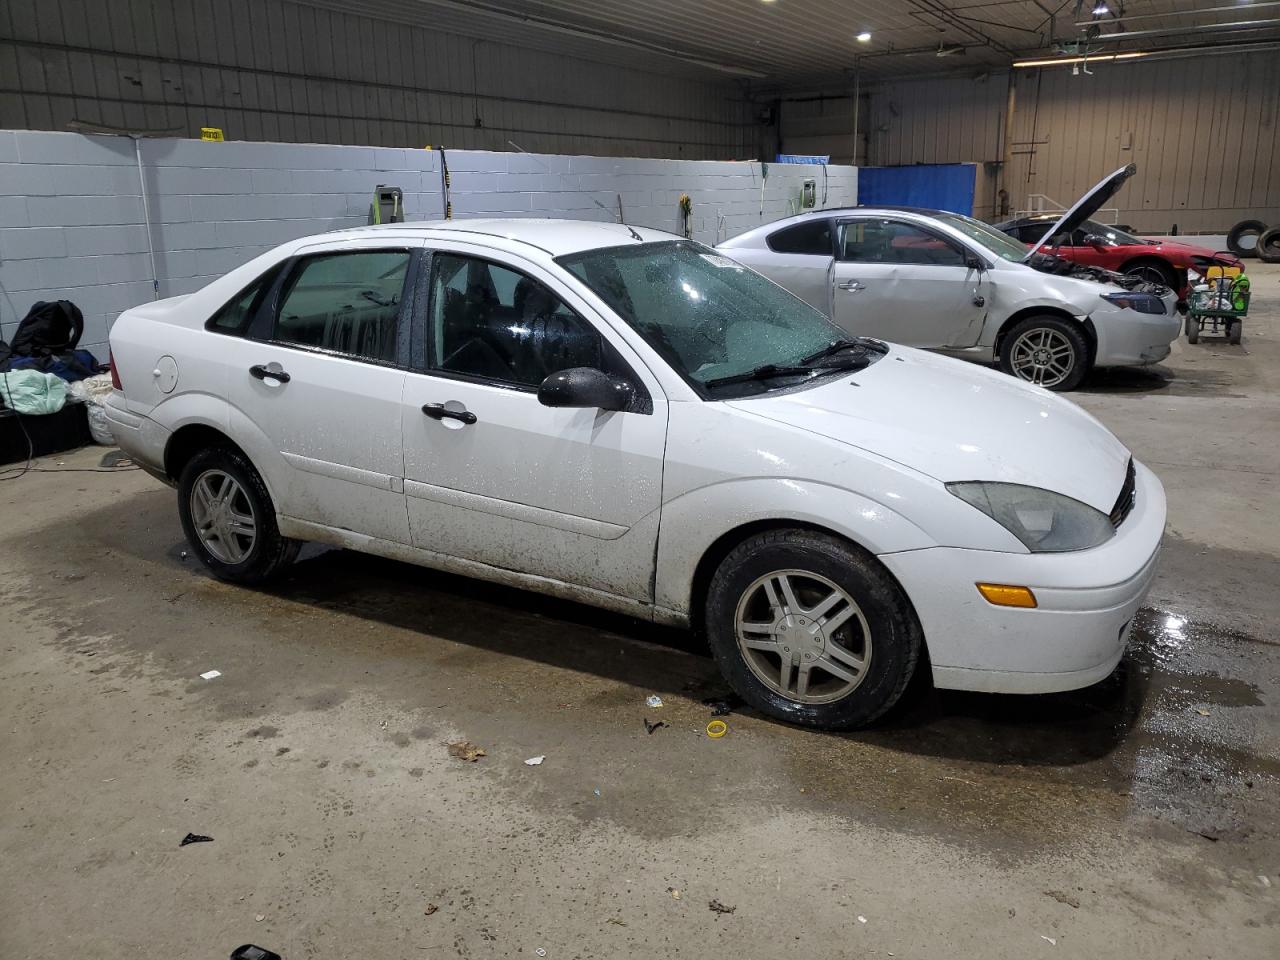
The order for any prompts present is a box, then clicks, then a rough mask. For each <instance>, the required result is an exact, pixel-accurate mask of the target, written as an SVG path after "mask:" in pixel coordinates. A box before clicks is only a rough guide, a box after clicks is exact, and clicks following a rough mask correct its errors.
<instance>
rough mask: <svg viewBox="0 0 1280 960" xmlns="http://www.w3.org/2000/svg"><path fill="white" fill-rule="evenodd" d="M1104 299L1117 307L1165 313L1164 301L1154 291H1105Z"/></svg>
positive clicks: (1142, 311) (1140, 311)
mask: <svg viewBox="0 0 1280 960" xmlns="http://www.w3.org/2000/svg"><path fill="white" fill-rule="evenodd" d="M1102 299H1103V300H1106V301H1107V302H1108V303H1114V304H1115V305H1116V306H1117V307H1128V308H1129V309H1130V310H1137V311H1138V312H1139V313H1164V301H1163V300H1162V299H1160V298H1159V297H1157V296H1156V295H1155V294H1154V293H1131V292H1129V291H1125V292H1124V293H1104V294H1103V295H1102Z"/></svg>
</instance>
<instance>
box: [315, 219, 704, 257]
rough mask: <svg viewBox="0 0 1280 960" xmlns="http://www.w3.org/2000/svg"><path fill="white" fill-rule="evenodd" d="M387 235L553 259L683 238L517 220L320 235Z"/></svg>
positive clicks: (620, 227)
mask: <svg viewBox="0 0 1280 960" xmlns="http://www.w3.org/2000/svg"><path fill="white" fill-rule="evenodd" d="M387 232H393V233H395V234H396V235H397V236H420V237H423V238H435V239H439V238H440V237H441V235H454V236H456V237H457V238H458V239H460V240H462V239H474V238H475V237H489V238H492V239H495V240H503V241H514V242H516V243H523V244H528V245H529V246H531V247H536V248H537V249H539V250H541V251H542V252H543V253H547V254H550V255H551V256H553V257H559V256H563V255H564V254H567V253H578V252H581V251H583V250H599V249H601V248H604V247H620V246H626V245H629V244H633V243H636V242H638V241H640V242H646V243H654V242H659V241H663V240H681V239H683V238H682V237H678V236H676V235H675V234H672V233H667V232H666V231H664V230H654V229H653V228H652V227H633V226H628V225H627V224H623V223H604V222H601V221H597V220H551V219H533V218H520V217H508V218H483V219H475V220H426V221H412V222H408V223H384V224H378V225H376V226H367V227H352V228H350V229H347V230H335V231H333V232H332V233H326V234H324V235H323V236H324V239H326V240H331V239H333V238H334V237H352V238H357V237H370V236H378V235H380V234H383V233H387Z"/></svg>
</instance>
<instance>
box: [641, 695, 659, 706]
mask: <svg viewBox="0 0 1280 960" xmlns="http://www.w3.org/2000/svg"><path fill="white" fill-rule="evenodd" d="M644 705H645V706H646V707H655V708H656V707H660V706H662V698H661V697H660V696H658V695H657V694H656V693H651V694H649V696H647V697H646V698H645V701H644Z"/></svg>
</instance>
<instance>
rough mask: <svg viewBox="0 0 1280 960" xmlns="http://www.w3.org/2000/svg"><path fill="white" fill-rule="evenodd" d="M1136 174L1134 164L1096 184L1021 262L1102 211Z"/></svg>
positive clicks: (1059, 219) (1136, 169)
mask: <svg viewBox="0 0 1280 960" xmlns="http://www.w3.org/2000/svg"><path fill="white" fill-rule="evenodd" d="M1137 172H1138V168H1137V167H1136V166H1135V165H1134V164H1132V163H1131V164H1128V165H1127V166H1124V167H1121V168H1120V169H1119V170H1117V171H1116V172H1115V173H1113V174H1111V175H1110V176H1109V177H1106V178H1105V179H1104V180H1102V182H1100V183H1099V184H1097V186H1095V187H1094V188H1093V189H1092V190H1090V191H1089V192H1088V193H1086V194H1085V195H1084V196H1083V197H1081V198H1080V199H1079V200H1077V201H1076V202H1075V205H1074V206H1073V207H1072V208H1071V209H1070V210H1068V211H1067V212H1066V213H1064V214H1063V215H1062V216H1061V217H1059V218H1058V222H1057V223H1055V224H1054V225H1053V226H1051V227H1050V228H1049V229H1048V230H1047V231H1045V234H1044V236H1042V237H1041V238H1040V242H1039V243H1037V244H1036V245H1035V246H1034V247H1032V248H1031V250H1030V251H1029V252H1028V253H1027V255H1026V256H1025V257H1023V261H1024V262H1025V261H1027V260H1030V259H1031V258H1032V257H1033V256H1035V255H1036V253H1037V252H1038V251H1039V250H1040V248H1041V247H1043V246H1044V245H1045V241H1047V240H1048V239H1049V238H1050V237H1052V236H1054V235H1056V234H1059V233H1070V232H1071V231H1072V230H1074V229H1075V228H1076V227H1078V226H1080V224H1082V223H1084V222H1085V221H1086V220H1088V219H1089V218H1090V217H1092V216H1093V215H1094V214H1095V213H1097V212H1098V211H1099V210H1101V209H1102V205H1103V204H1104V203H1106V202H1107V201H1108V200H1110V199H1111V198H1112V197H1114V196H1115V195H1116V194H1117V193H1119V192H1120V188H1121V187H1123V186H1124V185H1125V181H1126V180H1128V179H1129V178H1130V177H1132V176H1133V175H1134V174H1135V173H1137Z"/></svg>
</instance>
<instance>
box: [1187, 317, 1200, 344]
mask: <svg viewBox="0 0 1280 960" xmlns="http://www.w3.org/2000/svg"><path fill="white" fill-rule="evenodd" d="M1199 342H1200V321H1199V320H1197V319H1196V318H1195V317H1187V343H1199Z"/></svg>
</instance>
